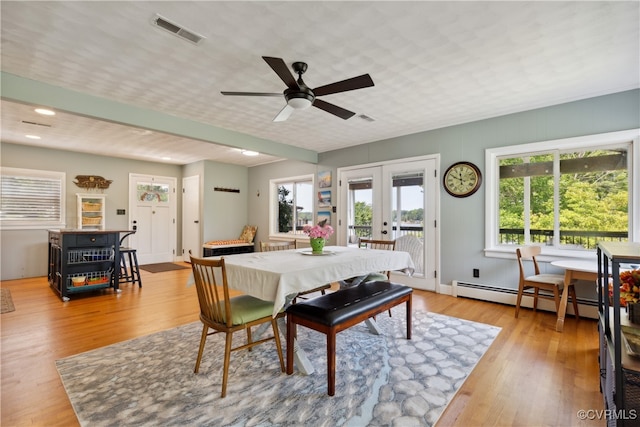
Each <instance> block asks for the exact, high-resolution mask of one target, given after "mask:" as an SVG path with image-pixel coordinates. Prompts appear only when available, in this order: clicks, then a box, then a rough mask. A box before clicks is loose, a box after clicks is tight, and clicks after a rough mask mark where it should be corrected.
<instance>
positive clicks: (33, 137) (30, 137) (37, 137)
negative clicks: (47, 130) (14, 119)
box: [25, 135, 41, 139]
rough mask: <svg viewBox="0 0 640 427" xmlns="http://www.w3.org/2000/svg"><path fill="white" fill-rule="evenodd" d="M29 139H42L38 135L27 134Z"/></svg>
mask: <svg viewBox="0 0 640 427" xmlns="http://www.w3.org/2000/svg"><path fill="white" fill-rule="evenodd" d="M25 137H27V138H29V139H41V138H40V137H39V136H38V135H25Z"/></svg>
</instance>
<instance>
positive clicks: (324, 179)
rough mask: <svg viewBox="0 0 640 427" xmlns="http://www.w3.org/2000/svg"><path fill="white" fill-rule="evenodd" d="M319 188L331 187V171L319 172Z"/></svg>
mask: <svg viewBox="0 0 640 427" xmlns="http://www.w3.org/2000/svg"><path fill="white" fill-rule="evenodd" d="M318 187H320V188H329V187H331V171H324V172H318Z"/></svg>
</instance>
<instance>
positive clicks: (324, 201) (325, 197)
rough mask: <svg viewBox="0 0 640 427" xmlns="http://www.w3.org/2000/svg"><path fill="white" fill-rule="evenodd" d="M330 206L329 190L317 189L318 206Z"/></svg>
mask: <svg viewBox="0 0 640 427" xmlns="http://www.w3.org/2000/svg"><path fill="white" fill-rule="evenodd" d="M327 206H331V190H325V191H318V207H320V208H326V207H327Z"/></svg>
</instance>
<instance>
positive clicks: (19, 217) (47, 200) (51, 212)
mask: <svg viewBox="0 0 640 427" xmlns="http://www.w3.org/2000/svg"><path fill="white" fill-rule="evenodd" d="M1 181H2V184H1V191H2V193H1V195H0V226H1V227H2V229H27V228H50V227H64V218H65V215H64V205H65V204H64V194H65V173H64V172H50V171H40V170H31V169H16V168H2V177H1Z"/></svg>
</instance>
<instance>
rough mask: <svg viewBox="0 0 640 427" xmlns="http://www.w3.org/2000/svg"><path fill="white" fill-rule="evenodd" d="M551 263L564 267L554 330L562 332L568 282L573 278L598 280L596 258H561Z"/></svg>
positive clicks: (567, 301) (593, 281) (567, 297)
mask: <svg viewBox="0 0 640 427" xmlns="http://www.w3.org/2000/svg"><path fill="white" fill-rule="evenodd" d="M551 265H553V266H554V267H558V268H562V269H564V287H563V289H562V296H561V298H560V308H559V309H558V319H557V320H556V331H557V332H562V331H563V329H564V318H565V316H566V314H567V305H568V303H569V284H570V283H572V282H573V281H574V280H584V281H589V282H592V283H593V284H595V283H596V282H597V280H598V260H597V259H596V258H595V257H594V258H593V259H563V260H558V261H552V262H551Z"/></svg>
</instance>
